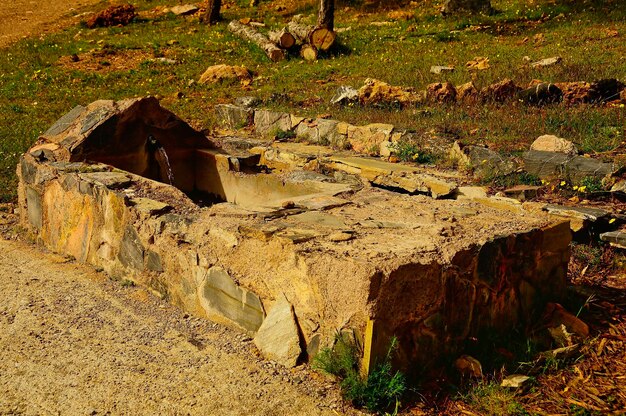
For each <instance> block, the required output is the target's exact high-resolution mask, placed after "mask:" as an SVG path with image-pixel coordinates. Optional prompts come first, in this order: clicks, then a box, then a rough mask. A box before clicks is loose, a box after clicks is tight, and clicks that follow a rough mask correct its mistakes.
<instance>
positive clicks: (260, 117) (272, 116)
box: [254, 110, 292, 136]
mask: <svg viewBox="0 0 626 416" xmlns="http://www.w3.org/2000/svg"><path fill="white" fill-rule="evenodd" d="M291 127H292V125H291V116H290V115H289V114H287V113H277V112H275V111H269V110H256V111H255V112H254V128H255V130H256V132H257V133H258V134H260V135H262V136H267V135H269V134H272V133H275V132H277V131H289V130H291Z"/></svg>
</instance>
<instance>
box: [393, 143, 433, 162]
mask: <svg viewBox="0 0 626 416" xmlns="http://www.w3.org/2000/svg"><path fill="white" fill-rule="evenodd" d="M392 149H393V151H394V153H395V154H396V156H398V159H400V160H402V161H404V162H415V163H427V164H432V163H435V161H436V160H437V158H436V157H435V155H434V154H432V153H430V152H427V151H422V150H421V149H420V147H419V146H418V145H417V144H416V143H414V142H411V141H408V140H401V141H399V142H396V143H394V144H393V145H392Z"/></svg>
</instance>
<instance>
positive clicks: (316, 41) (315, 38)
mask: <svg viewBox="0 0 626 416" xmlns="http://www.w3.org/2000/svg"><path fill="white" fill-rule="evenodd" d="M287 29H288V30H289V32H290V33H291V34H292V35H294V36H295V38H296V40H297V41H298V42H300V43H302V44H306V43H310V44H311V45H313V46H315V47H316V48H317V49H318V50H321V51H327V50H328V49H330V47H331V46H333V44H334V43H335V38H336V36H337V35H336V34H335V32H333V31H332V30H328V29H326V28H324V27H315V26H310V25H303V24H302V23H298V22H295V21H291V22H289V24H288V25H287Z"/></svg>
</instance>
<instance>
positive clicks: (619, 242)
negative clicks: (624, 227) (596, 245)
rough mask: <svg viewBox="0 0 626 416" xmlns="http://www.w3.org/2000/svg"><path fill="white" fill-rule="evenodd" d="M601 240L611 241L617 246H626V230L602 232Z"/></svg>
mask: <svg viewBox="0 0 626 416" xmlns="http://www.w3.org/2000/svg"><path fill="white" fill-rule="evenodd" d="M600 240H602V241H606V242H607V243H611V245H612V246H615V247H619V248H626V231H610V232H608V233H603V234H600Z"/></svg>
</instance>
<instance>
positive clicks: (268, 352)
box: [254, 296, 302, 367]
mask: <svg viewBox="0 0 626 416" xmlns="http://www.w3.org/2000/svg"><path fill="white" fill-rule="evenodd" d="M254 344H255V345H256V346H257V348H258V349H259V350H260V351H261V353H262V354H263V355H264V356H265V357H266V358H267V359H269V360H272V361H276V362H277V363H279V364H281V365H284V366H285V367H294V366H295V365H296V364H297V363H298V358H299V357H300V355H301V354H302V349H301V348H300V335H299V330H298V324H297V323H296V316H295V314H294V311H293V307H292V306H291V304H290V303H289V302H288V301H287V299H286V298H285V297H284V296H281V297H279V298H278V300H277V301H276V303H274V305H273V306H272V309H270V312H269V313H268V314H267V317H266V318H265V320H264V321H263V324H261V327H260V328H259V330H258V332H257V333H256V335H255V336H254Z"/></svg>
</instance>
